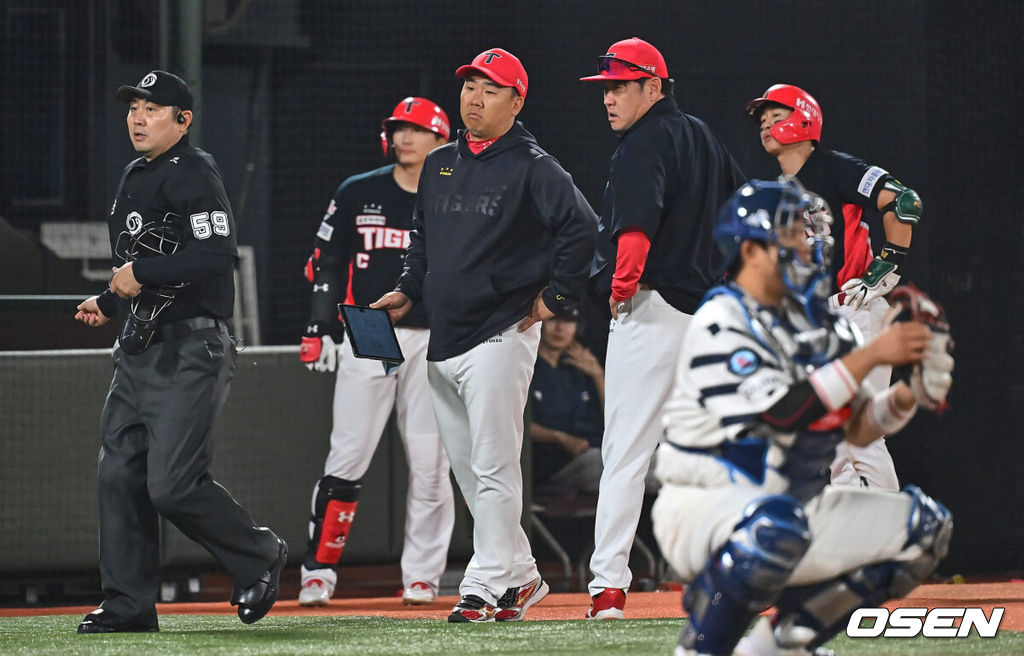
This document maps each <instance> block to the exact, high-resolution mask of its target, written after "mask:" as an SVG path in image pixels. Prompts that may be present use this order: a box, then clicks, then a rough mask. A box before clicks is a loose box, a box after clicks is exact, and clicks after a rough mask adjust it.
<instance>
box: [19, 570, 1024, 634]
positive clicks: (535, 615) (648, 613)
mask: <svg viewBox="0 0 1024 656" xmlns="http://www.w3.org/2000/svg"><path fill="white" fill-rule="evenodd" d="M680 595H681V593H680V592H679V591H673V592H634V593H631V594H630V595H629V601H628V603H627V605H626V616H627V617H629V618H631V619H641V618H661V617H682V611H681V609H680ZM457 601H458V598H457V597H441V598H440V599H439V600H438V601H437V602H435V603H433V604H429V605H426V606H403V605H402V602H401V599H398V598H397V597H385V598H375V599H335V600H332V601H331V604H330V605H329V606H326V607H323V608H302V607H300V606H299V605H298V602H296V601H295V600H293V599H289V600H285V601H281V602H278V604H277V605H276V606H274V610H273V613H272V614H275V615H364V616H365V615H370V616H379V617H405V618H409V619H437V620H440V619H444V618H445V617H447V615H448V612H449V611H450V610H451V607H452V606H453V605H454V604H455V603H456V602H457ZM589 604H590V598H589V597H587V595H586V594H584V593H573V594H551V595H548V596H547V597H546V598H545V599H544V600H543V601H541V602H540V603H539V604H537V605H536V606H534V607H533V608H531V609H530V613H529V617H528V618H527V619H528V620H576V619H582V618H583V613H584V612H585V611H586V609H587V607H588V605H589ZM886 606H887V607H889V608H890V609H892V608H896V607H907V606H927V607H929V608H934V607H937V606H944V607H981V608H983V609H984V610H985V614H986V615H989V614H990V613H991V612H992V609H993V608H994V607H1000V608H1005V609H1006V612H1005V614H1004V615H1003V621H1002V623H1001V625H1000V628H1001V629H1003V630H1009V631H1024V580H1020V579H1014V580H1012V581H1000V582H992V583H962V584H952V585H945V584H934V585H922V586H920V587H918V588H917V589H916V590H915V591H914V594H913V595H911V596H910V597H907V598H905V599H900V600H897V601H893V602H890V603H888V604H886ZM91 610H93V607H92V606H73V607H71V606H64V607H56V608H0V617H22V616H29V615H69V614H70V615H84V614H85V613H88V612H89V611H91ZM157 611H158V612H159V613H160V614H166V615H234V614H235V609H233V608H232V607H231V606H230V605H228V604H227V603H226V602H208V603H198V604H157Z"/></svg>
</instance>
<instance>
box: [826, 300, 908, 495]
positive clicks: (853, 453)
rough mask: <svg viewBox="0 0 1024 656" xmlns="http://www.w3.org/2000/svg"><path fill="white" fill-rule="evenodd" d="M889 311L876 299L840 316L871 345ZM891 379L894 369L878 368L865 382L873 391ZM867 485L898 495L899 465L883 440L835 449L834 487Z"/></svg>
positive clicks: (843, 444)
mask: <svg viewBox="0 0 1024 656" xmlns="http://www.w3.org/2000/svg"><path fill="white" fill-rule="evenodd" d="M888 311H889V302H888V301H886V300H885V299H884V298H876V299H874V300H873V301H872V302H871V303H870V304H869V305H868V306H867V308H863V309H860V310H857V311H856V312H854V311H853V310H851V309H850V308H848V307H846V306H845V305H843V306H840V308H839V313H840V315H842V316H844V317H846V318H847V319H848V320H849V321H850V322H851V323H853V324H855V325H856V326H857V327H858V328H859V329H860V331H861V333H862V334H863V335H864V341H865V342H870V341H871V340H872V339H874V338H875V337H876V336H877V335H878V333H879V332H881V330H882V324H883V320H884V319H885V315H886V313H887V312H888ZM891 378H892V367H891V366H879V367H875V368H874V369H872V370H871V373H869V374H868V376H867V379H866V380H867V381H868V383H870V384H871V387H873V388H874V389H876V390H883V389H885V388H887V387H889V381H890V379H891ZM862 479H863V480H862ZM864 482H867V485H868V487H871V488H874V489H879V490H889V491H891V492H896V491H898V490H899V489H900V482H899V478H898V477H897V476H896V465H895V464H894V463H893V461H892V456H891V455H889V448H888V447H887V446H886V443H885V438H884V437H883V438H880V439H877V440H875V441H874V442H872V443H871V444H869V445H867V446H854V445H852V444H849V443H847V442H840V443H839V445H838V446H837V447H836V458H835V460H834V461H833V462H832V484H833V485H847V486H853V487H858V486H862V485H863V484H864Z"/></svg>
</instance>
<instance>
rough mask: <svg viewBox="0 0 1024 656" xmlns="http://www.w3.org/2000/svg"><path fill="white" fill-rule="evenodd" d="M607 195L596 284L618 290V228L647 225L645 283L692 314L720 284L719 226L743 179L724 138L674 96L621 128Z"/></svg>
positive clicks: (593, 280)
mask: <svg viewBox="0 0 1024 656" xmlns="http://www.w3.org/2000/svg"><path fill="white" fill-rule="evenodd" d="M619 138H620V139H621V141H620V142H619V147H618V148H617V149H616V150H615V153H614V154H613V155H612V161H611V166H610V168H609V171H608V184H607V186H605V190H604V198H603V200H602V203H601V226H600V228H599V229H598V235H597V245H596V252H595V253H594V261H593V264H592V266H591V270H590V279H591V284H592V285H593V287H594V290H595V291H596V292H598V293H601V294H605V295H607V294H609V293H610V292H611V284H612V276H613V275H614V274H615V257H616V252H617V241H618V238H619V235H620V234H621V233H622V232H623V231H624V230H627V229H632V228H637V229H640V230H643V232H644V234H645V235H647V239H648V240H650V242H651V250H650V251H649V252H648V254H647V263H646V264H645V265H644V271H643V275H642V276H641V277H640V282H641V283H646V284H648V285H650V287H651V288H652V289H655V290H657V291H658V292H659V293H660V294H661V295H662V297H664V299H665V301H666V302H668V303H669V304H670V305H671V306H672V307H674V308H675V309H677V310H679V311H680V312H685V313H687V314H693V313H694V312H695V311H696V310H697V306H698V305H699V304H700V300H701V298H702V297H703V296H704V292H706V291H707V290H708V289H710V288H711V287H712V286H713V285H714V284H715V282H716V281H715V280H714V278H713V274H712V272H713V271H715V270H716V269H718V268H719V267H718V263H719V261H720V259H721V254H720V253H719V250H718V246H717V245H716V243H715V240H714V237H713V234H712V231H713V230H714V226H715V218H716V217H717V216H718V210H719V208H721V207H722V205H723V204H724V203H725V201H726V200H728V198H729V196H730V195H731V194H732V193H733V192H734V191H735V190H736V189H738V188H739V186H740V185H742V184H743V182H744V177H743V173H742V172H741V171H740V168H739V166H738V165H737V164H736V162H735V161H734V160H733V158H732V155H730V154H729V151H728V150H726V148H725V145H724V144H722V142H721V140H719V138H718V137H717V136H716V135H715V133H713V132H712V131H711V128H709V127H708V126H707V125H706V124H705V123H704V122H703V121H701V120H700V119H698V118H696V117H693V116H690V115H689V114H684V113H683V112H681V111H680V110H679V106H678V105H676V100H675V98H673V97H672V96H666V97H665V98H662V99H661V100H659V101H658V102H657V103H655V104H654V106H652V107H651V108H650V109H649V110H648V111H647V113H646V114H644V115H643V116H642V117H641V118H640V119H639V120H638V121H637V122H636V123H634V124H633V127H631V128H630V129H629V130H627V131H626V132H625V133H623V134H621V135H620V136H619Z"/></svg>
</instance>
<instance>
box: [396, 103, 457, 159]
mask: <svg viewBox="0 0 1024 656" xmlns="http://www.w3.org/2000/svg"><path fill="white" fill-rule="evenodd" d="M396 123H412V124H413V125H418V126H419V127H421V128H423V129H424V130H430V131H431V132H433V133H435V134H437V135H439V136H442V137H444V138H445V140H446V141H447V140H448V138H449V137H450V136H451V127H450V124H449V122H448V115H447V114H445V113H444V110H443V109H441V107H440V105H438V104H437V103H435V102H434V101H433V100H427V99H426V98H418V97H415V96H409V97H408V98H403V99H402V101H401V102H399V103H398V104H397V105H395V109H394V111H392V112H391V116H389V117H387V118H386V119H384V120H383V121H381V123H380V127H381V132H380V141H381V148H382V149H383V150H384V154H385V155H387V153H388V148H389V146H390V145H391V133H392V132H393V131H394V129H395V126H396Z"/></svg>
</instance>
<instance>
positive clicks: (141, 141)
mask: <svg viewBox="0 0 1024 656" xmlns="http://www.w3.org/2000/svg"><path fill="white" fill-rule="evenodd" d="M116 97H117V99H118V100H121V101H123V102H125V103H126V104H127V105H128V116H127V124H128V136H129V138H130V139H131V141H132V145H133V146H134V147H135V150H136V152H138V153H139V155H141V157H139V158H138V159H136V160H135V161H133V162H131V163H130V164H128V166H127V167H126V168H125V170H124V173H123V174H122V176H121V181H120V183H119V185H118V189H117V195H116V197H115V199H114V204H113V207H112V208H111V210H110V216H109V217H108V219H107V220H108V225H109V229H110V243H111V251H112V252H113V253H114V255H113V264H114V274H113V277H112V278H111V281H110V287H109V289H107V290H106V291H104V292H103V293H102V294H100V295H99V296H93V297H90V298H88V299H86V300H85V301H83V302H82V303H81V304H80V305H79V306H78V313H77V314H76V315H75V319H77V320H79V321H82V322H83V323H85V324H87V325H89V326H101V325H103V324H105V323H106V322H107V321H109V320H110V319H111V318H112V317H113V316H115V315H116V314H121V315H122V316H125V315H126V320H125V325H124V328H123V329H122V331H121V335H120V337H119V339H118V344H117V345H115V346H114V349H113V353H112V356H113V359H114V378H113V381H112V382H111V385H110V391H109V393H108V394H107V400H106V404H105V405H104V408H103V416H102V418H101V429H102V443H101V446H100V454H99V473H98V476H97V482H98V497H99V520H100V521H99V532H100V576H101V579H102V585H103V593H104V601H103V603H102V604H101V605H100V607H99V608H98V609H96V610H95V611H93V612H91V613H89V614H88V615H86V616H85V619H84V620H83V621H82V623H81V625H79V627H78V632H79V633H112V632H148V631H157V630H158V622H157V616H156V600H157V593H158V591H159V588H160V548H159V547H160V539H159V528H158V527H159V524H158V516H159V515H162V516H163V517H166V518H167V519H168V520H170V521H171V523H173V524H174V525H175V526H177V527H178V529H180V530H181V532H182V533H184V534H185V535H187V536H188V537H189V538H191V539H192V540H195V541H196V542H198V543H199V544H201V545H202V546H203V547H205V548H206V550H207V551H209V552H210V553H211V554H213V556H214V557H215V558H216V559H217V560H218V561H219V562H220V563H221V564H222V565H223V566H224V567H225V568H226V569H227V570H228V571H230V572H231V574H232V575H233V576H234V579H235V589H234V593H233V595H232V599H231V603H232V604H233V605H238V617H239V619H241V620H242V622H244V623H246V624H250V623H252V622H255V621H257V620H259V619H260V618H262V617H263V616H264V615H266V614H267V612H268V611H269V610H270V608H271V606H273V605H274V602H275V601H276V600H277V595H278V581H279V578H280V574H281V570H282V569H283V567H284V564H285V561H286V560H287V556H288V547H287V545H286V544H285V542H284V540H282V539H281V538H279V537H278V536H277V535H275V534H274V533H273V531H271V530H270V529H268V528H264V527H260V526H257V525H256V523H255V522H254V521H253V520H252V518H251V517H250V516H249V513H248V512H246V510H245V509H244V508H242V507H241V506H240V505H238V503H237V502H236V501H235V500H234V499H233V498H232V497H231V495H230V494H229V493H228V491H227V490H225V489H224V488H223V487H221V486H220V485H218V484H217V483H216V482H215V481H214V480H213V479H212V478H211V476H210V473H209V467H210V462H211V456H212V450H213V449H212V443H211V441H210V430H211V428H212V426H213V422H214V419H215V418H216V416H217V413H218V411H219V410H220V408H221V406H222V405H223V404H224V400H225V399H226V398H227V394H228V388H229V385H230V383H231V379H232V377H233V375H234V367H235V346H234V340H233V339H232V337H231V335H230V332H229V328H228V320H229V319H230V318H231V314H232V308H233V306H234V295H235V289H234V280H233V271H234V262H235V258H236V257H237V252H238V247H237V241H236V235H235V222H234V218H233V217H232V213H231V206H230V204H229V202H228V197H227V193H226V192H225V191H224V184H223V182H222V181H221V176H220V171H219V170H218V169H217V164H216V163H215V162H214V161H213V158H212V157H211V156H210V155H209V154H208V153H206V152H204V151H202V150H200V149H199V148H196V147H194V146H191V145H189V141H188V128H189V126H190V125H191V124H192V121H193V119H194V115H193V113H192V92H191V91H190V90H189V88H188V85H187V84H185V81H184V80H182V79H181V78H180V77H178V76H177V75H173V74H171V73H167V72H164V71H152V72H150V73H148V74H147V75H146V76H145V77H143V78H142V81H140V82H139V84H138V85H137V86H122V87H121V88H119V89H118V90H117V93H116Z"/></svg>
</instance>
